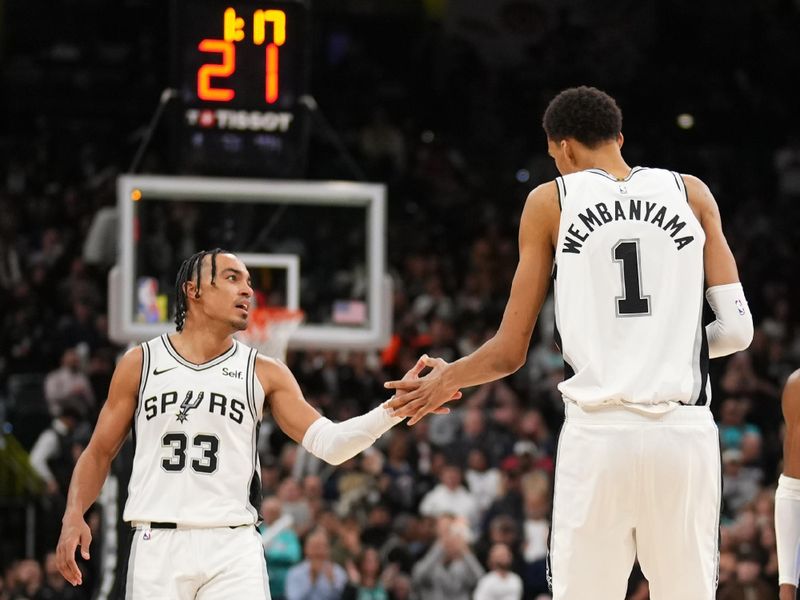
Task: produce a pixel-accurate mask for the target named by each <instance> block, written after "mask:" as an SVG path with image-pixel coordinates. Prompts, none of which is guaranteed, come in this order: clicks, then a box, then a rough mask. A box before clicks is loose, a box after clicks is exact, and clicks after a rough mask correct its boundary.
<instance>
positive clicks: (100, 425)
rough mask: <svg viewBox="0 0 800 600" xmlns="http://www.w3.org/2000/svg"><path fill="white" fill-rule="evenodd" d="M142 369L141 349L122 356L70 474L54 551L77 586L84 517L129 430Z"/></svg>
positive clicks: (84, 550)
mask: <svg viewBox="0 0 800 600" xmlns="http://www.w3.org/2000/svg"><path fill="white" fill-rule="evenodd" d="M141 369H142V349H141V348H140V347H136V348H134V349H132V350H130V351H128V352H127V353H126V354H125V356H123V357H122V360H120V362H119V364H118V365H117V367H116V369H115V370H114V376H113V377H112V378H111V386H110V388H109V391H108V400H106V403H105V405H104V406H103V409H102V410H101V411H100V416H99V417H98V419H97V425H96V426H95V429H94V433H93V434H92V439H91V440H90V441H89V445H88V446H87V447H86V449H85V450H84V451H83V453H82V454H81V456H80V458H79V459H78V462H77V464H76V465H75V470H74V471H73V473H72V480H71V482H70V486H69V493H68V495H67V509H66V511H65V512H64V518H63V520H62V528H61V537H60V538H59V541H58V548H57V550H56V559H57V564H58V569H59V571H61V574H62V575H63V576H64V578H65V579H66V580H67V581H69V582H70V583H71V584H72V585H79V584H80V583H81V581H82V578H81V572H80V569H78V566H77V564H76V563H75V549H76V548H77V547H78V546H80V547H81V554H82V555H83V557H84V558H86V559H88V558H89V544H90V542H91V534H90V532H89V527H88V525H86V522H85V521H84V518H83V515H84V514H85V513H86V511H87V510H89V507H90V506H91V505H92V504H93V503H94V501H95V500H96V499H97V496H98V495H99V494H100V489H101V488H102V487H103V482H104V481H105V480H106V477H107V476H108V471H109V468H110V467H111V461H112V460H113V459H114V457H115V456H116V455H117V452H119V449H120V447H121V446H122V444H123V442H124V441H125V438H126V436H127V435H128V431H129V430H130V428H131V422H132V420H133V414H134V411H135V410H136V401H137V395H138V389H139V380H140V377H141Z"/></svg>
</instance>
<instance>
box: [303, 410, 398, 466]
mask: <svg viewBox="0 0 800 600" xmlns="http://www.w3.org/2000/svg"><path fill="white" fill-rule="evenodd" d="M402 420H403V418H402V417H393V416H392V415H391V414H390V413H389V411H388V410H387V409H386V408H384V406H383V404H381V405H380V406H378V407H377V408H374V409H372V410H371V411H369V412H368V413H366V414H363V415H359V416H358V417H353V418H352V419H347V421H342V422H341V423H333V422H331V421H330V419H326V418H325V417H322V418H320V419H317V420H316V421H314V422H313V423H312V424H311V426H310V427H309V428H308V429H307V430H306V434H305V435H304V436H303V448H305V449H306V450H308V451H309V452H310V453H311V454H313V455H314V456H316V457H317V458H321V459H322V460H324V461H325V462H327V463H330V464H332V465H340V464H342V463H343V462H344V461H346V460H349V459H351V458H353V457H354V456H355V455H356V454H358V453H359V452H361V451H362V450H366V449H367V448H369V447H370V446H372V444H374V443H375V440H377V439H378V438H379V437H381V436H382V435H383V434H384V433H386V432H387V431H389V430H390V429H391V428H392V427H394V426H395V425H396V424H397V423H399V422H400V421H402Z"/></svg>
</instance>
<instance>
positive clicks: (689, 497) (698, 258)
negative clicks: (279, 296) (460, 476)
mask: <svg viewBox="0 0 800 600" xmlns="http://www.w3.org/2000/svg"><path fill="white" fill-rule="evenodd" d="M543 125H544V129H545V132H546V134H547V144H548V151H549V154H550V156H551V157H553V159H554V160H555V164H556V167H557V168H558V171H559V172H560V173H561V175H562V176H561V177H558V178H557V179H556V180H555V181H553V182H550V183H546V184H544V185H541V186H539V187H537V188H536V189H535V190H534V191H533V192H532V193H531V194H530V196H529V197H528V200H527V202H526V205H525V209H524V211H523V214H522V220H521V223H520V232H519V254H520V258H519V264H518V266H517V272H516V275H515V277H514V280H513V284H512V287H511V295H510V298H509V300H508V304H507V306H506V309H505V313H504V315H503V320H502V323H501V324H500V327H499V329H498V331H497V333H496V334H495V336H494V337H493V338H492V339H490V340H489V341H487V342H486V343H485V344H484V345H483V346H482V347H480V348H479V349H478V350H476V351H475V352H473V353H472V354H470V355H468V356H466V357H464V358H462V359H460V360H458V361H456V362H454V363H452V364H447V363H445V362H444V361H441V360H438V359H426V361H425V362H426V364H427V365H428V366H430V367H433V370H432V371H431V372H430V373H429V374H428V375H426V376H425V377H423V378H421V379H418V380H416V381H408V382H399V381H394V382H388V383H387V387H390V388H395V389H397V390H402V391H403V392H404V393H399V392H398V395H397V397H396V398H395V399H394V400H393V401H391V402H390V403H389V406H390V407H391V408H394V409H395V410H396V414H397V415H408V416H412V419H411V420H410V421H409V424H413V423H415V422H416V421H418V420H419V419H420V418H422V417H423V416H424V415H425V414H426V413H428V412H429V411H431V410H433V409H435V408H438V407H440V406H442V405H443V404H444V403H445V402H447V401H449V399H450V398H451V397H452V394H453V392H454V391H455V390H457V389H460V388H463V387H466V386H471V385H477V384H481V383H485V382H487V381H492V380H495V379H498V378H500V377H503V376H505V375H508V374H510V373H513V372H514V371H516V370H517V369H519V368H520V366H522V364H523V363H524V362H525V358H526V355H527V351H528V344H529V341H530V336H531V332H532V330H533V326H534V323H535V321H536V318H537V315H538V313H539V310H540V308H541V306H542V302H543V300H544V298H545V295H546V293H547V290H548V287H549V282H550V278H551V276H552V278H553V279H554V280H555V306H556V326H557V332H558V333H559V334H560V335H558V336H557V341H558V342H559V346H560V348H561V351H562V353H563V356H564V361H565V371H566V373H565V381H564V382H562V383H561V384H559V390H560V391H561V393H562V395H563V398H564V402H565V411H566V422H565V425H564V428H563V430H562V433H561V438H560V441H559V449H558V456H557V466H556V475H555V484H554V493H555V497H554V509H553V523H552V534H551V544H550V565H551V571H550V573H551V577H552V589H553V598H554V599H555V600H586V599H587V598H591V599H592V600H619V599H620V598H624V597H625V588H626V583H627V580H628V575H629V573H630V571H631V567H632V565H633V562H634V557H636V556H638V559H639V561H640V563H641V567H642V570H643V571H644V573H645V575H646V577H647V579H648V580H649V581H650V593H651V597H652V598H653V600H675V599H676V598H680V599H681V600H711V598H713V597H714V590H715V588H716V562H717V540H718V519H719V506H720V458H719V442H718V438H717V429H716V426H715V424H714V421H713V419H712V417H711V412H710V411H709V407H708V405H709V401H710V389H709V386H708V359H709V358H714V357H717V356H724V355H726V354H730V353H732V352H736V351H738V350H742V349H743V348H746V347H747V346H748V345H749V343H750V340H751V338H752V331H753V324H752V318H751V316H750V312H749V309H748V306H747V302H746V300H745V297H744V292H743V290H742V286H741V284H740V283H739V276H738V273H737V269H736V263H735V261H734V258H733V255H732V253H731V251H730V249H729V247H728V244H727V242H726V240H725V237H724V235H723V233H722V227H721V224H720V215H719V211H718V209H717V204H716V202H715V200H714V198H713V197H712V195H711V192H710V191H709V189H708V188H707V187H706V186H705V185H704V184H703V183H702V182H701V181H700V180H699V179H697V178H695V177H691V176H681V175H679V174H677V173H674V172H671V171H667V170H664V169H650V168H643V167H633V168H631V167H629V166H628V164H627V163H626V162H625V160H624V159H623V157H622V153H621V149H622V142H623V137H622V133H621V129H622V114H621V112H620V110H619V107H618V106H617V104H616V102H615V101H614V100H613V99H612V98H611V97H609V96H608V95H606V94H605V93H603V92H601V91H599V90H597V89H595V88H589V87H579V88H572V89H568V90H565V91H563V92H561V93H560V94H558V96H556V97H555V98H554V99H553V100H552V102H551V103H550V105H549V106H548V107H547V110H546V112H545V114H544V122H543ZM704 278H705V286H706V288H707V289H706V298H707V299H708V302H709V304H710V305H711V307H712V309H713V310H714V313H715V315H716V321H714V322H713V323H711V324H710V325H708V326H707V327H703V323H702V312H703V311H702V309H703V289H704Z"/></svg>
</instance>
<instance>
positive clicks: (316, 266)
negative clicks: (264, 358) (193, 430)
mask: <svg viewBox="0 0 800 600" xmlns="http://www.w3.org/2000/svg"><path fill="white" fill-rule="evenodd" d="M117 206H118V211H119V217H120V218H119V239H118V244H119V261H118V264H117V266H116V267H115V268H114V269H112V272H111V274H110V275H109V325H110V334H111V337H112V338H113V339H115V340H117V341H119V342H133V341H141V340H145V339H150V338H152V337H155V336H157V335H160V334H162V333H165V332H168V331H173V330H174V324H173V317H174V289H173V288H174V281H175V275H176V273H177V270H178V267H179V265H180V263H181V261H183V260H184V259H185V258H187V257H188V256H190V255H191V254H193V253H195V252H197V251H198V250H201V249H212V248H215V247H220V248H223V249H225V250H228V251H230V252H234V253H235V254H237V255H238V256H239V257H240V258H241V259H242V261H243V262H244V263H245V265H247V267H248V270H250V272H251V276H252V279H253V287H254V289H255V290H256V293H257V296H258V298H259V301H262V302H264V301H266V302H267V303H269V304H270V305H278V306H284V307H286V308H289V309H298V308H299V309H300V310H302V311H303V312H304V313H305V315H306V317H305V321H304V323H303V324H302V325H301V326H300V327H299V329H298V330H297V331H296V332H295V334H294V335H293V336H292V339H291V341H290V344H289V347H290V348H337V349H338V348H341V349H347V348H351V349H367V348H378V347H381V346H383V345H385V343H386V342H387V341H388V338H389V335H390V326H391V315H392V311H391V284H390V280H389V278H388V275H387V274H386V190H385V187H384V186H383V185H380V184H364V183H353V182H309V181H273V180H252V179H227V178H206V177H173V176H151V175H141V176H140V175H124V176H122V177H120V178H119V180H118V182H117Z"/></svg>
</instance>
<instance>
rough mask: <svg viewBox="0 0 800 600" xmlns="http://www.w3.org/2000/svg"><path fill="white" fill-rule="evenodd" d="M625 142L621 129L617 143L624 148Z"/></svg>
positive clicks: (620, 147)
mask: <svg viewBox="0 0 800 600" xmlns="http://www.w3.org/2000/svg"><path fill="white" fill-rule="evenodd" d="M624 143H625V136H623V135H622V132H621V131H620V132H619V134H617V144H619V149H620V150H622V144H624Z"/></svg>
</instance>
